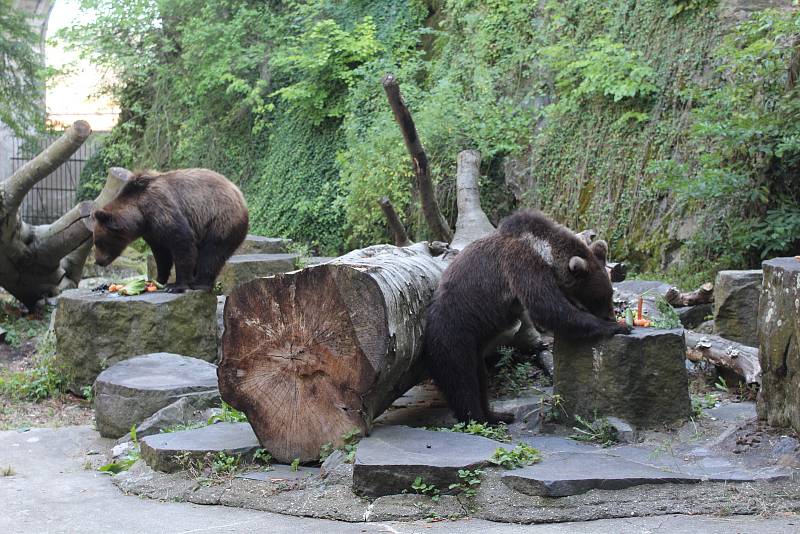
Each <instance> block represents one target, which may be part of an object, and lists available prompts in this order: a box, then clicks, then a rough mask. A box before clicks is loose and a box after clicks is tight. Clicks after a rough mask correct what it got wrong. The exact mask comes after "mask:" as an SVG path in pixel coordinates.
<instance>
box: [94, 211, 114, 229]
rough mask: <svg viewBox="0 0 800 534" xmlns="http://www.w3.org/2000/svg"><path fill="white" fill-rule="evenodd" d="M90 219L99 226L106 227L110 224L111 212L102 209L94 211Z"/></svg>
mask: <svg viewBox="0 0 800 534" xmlns="http://www.w3.org/2000/svg"><path fill="white" fill-rule="evenodd" d="M92 218H93V219H94V220H95V221H97V222H99V223H100V224H104V225H108V223H110V222H111V212H109V211H105V210H102V209H99V210H95V212H94V213H93V214H92Z"/></svg>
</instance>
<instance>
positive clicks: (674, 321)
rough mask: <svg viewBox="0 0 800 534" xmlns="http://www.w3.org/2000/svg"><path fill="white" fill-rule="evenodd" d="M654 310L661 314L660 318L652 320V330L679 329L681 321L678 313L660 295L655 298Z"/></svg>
mask: <svg viewBox="0 0 800 534" xmlns="http://www.w3.org/2000/svg"><path fill="white" fill-rule="evenodd" d="M656 309H657V310H658V312H659V313H660V314H661V317H660V318H658V319H655V320H653V322H652V326H653V328H665V329H669V328H680V326H681V319H680V317H679V316H678V312H677V311H675V308H673V307H672V306H671V305H670V303H669V302H667V301H666V299H665V298H664V297H662V296H661V295H659V296H657V297H656Z"/></svg>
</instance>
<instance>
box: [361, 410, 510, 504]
mask: <svg viewBox="0 0 800 534" xmlns="http://www.w3.org/2000/svg"><path fill="white" fill-rule="evenodd" d="M498 448H505V449H509V448H513V446H510V445H509V444H506V443H500V442H497V441H493V440H490V439H487V438H483V437H480V436H473V435H471V434H463V433H458V432H435V431H430V430H422V429H419V428H410V427H405V426H391V427H380V428H376V429H375V430H374V431H373V432H372V435H370V436H369V437H367V438H364V439H362V440H361V441H360V442H359V444H358V449H357V450H356V457H355V462H354V465H353V489H354V490H355V491H356V493H359V494H361V495H364V496H367V497H371V498H374V497H381V496H383V495H392V494H396V493H402V492H403V490H407V491H412V489H411V484H413V482H414V479H416V478H417V477H421V478H422V480H423V481H424V482H425V483H426V484H433V485H435V486H436V487H437V488H439V489H440V490H441V491H442V493H446V492H447V491H448V486H449V485H450V484H453V483H457V482H458V481H459V479H458V470H459V469H470V470H472V469H477V468H480V467H484V466H485V465H486V464H487V462H488V460H489V458H491V457H492V455H493V454H494V453H495V451H496V450H497V449H498Z"/></svg>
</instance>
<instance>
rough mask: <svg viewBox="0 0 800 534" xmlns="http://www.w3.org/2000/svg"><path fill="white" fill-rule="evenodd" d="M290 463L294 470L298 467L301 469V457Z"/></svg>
mask: <svg viewBox="0 0 800 534" xmlns="http://www.w3.org/2000/svg"><path fill="white" fill-rule="evenodd" d="M289 465H290V467H291V468H292V471H297V470H298V469H300V458H295V459H294V460H292V463H291V464H289Z"/></svg>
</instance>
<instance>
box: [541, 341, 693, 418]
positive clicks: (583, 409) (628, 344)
mask: <svg viewBox="0 0 800 534" xmlns="http://www.w3.org/2000/svg"><path fill="white" fill-rule="evenodd" d="M553 353H554V355H555V377H554V381H553V382H554V389H555V392H556V393H557V394H559V395H561V397H562V399H563V402H564V408H565V410H566V413H567V414H568V417H569V418H570V419H571V418H572V417H573V416H574V415H580V416H582V417H584V418H587V419H589V420H594V418H595V416H598V417H599V416H614V417H619V418H620V419H624V420H625V421H627V422H628V423H630V424H632V425H634V426H635V427H636V428H653V427H660V426H662V425H665V424H672V423H675V422H678V421H682V420H686V419H688V418H689V416H690V415H691V402H690V400H689V391H688V380H687V373H686V366H685V363H684V362H685V360H686V344H685V341H684V336H683V330H682V329H675V330H659V329H655V328H635V329H634V330H633V332H632V333H631V334H629V335H616V336H614V337H612V338H606V339H599V340H575V339H568V338H561V337H556V338H555V342H554V346H553ZM567 422H568V423H570V424H571V423H572V421H571V420H570V421H567Z"/></svg>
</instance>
